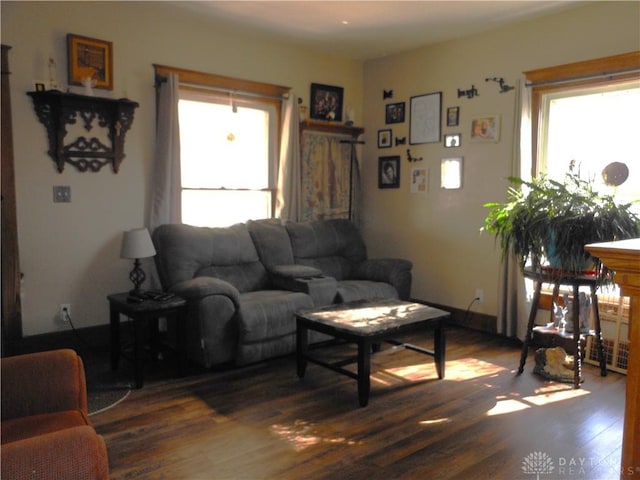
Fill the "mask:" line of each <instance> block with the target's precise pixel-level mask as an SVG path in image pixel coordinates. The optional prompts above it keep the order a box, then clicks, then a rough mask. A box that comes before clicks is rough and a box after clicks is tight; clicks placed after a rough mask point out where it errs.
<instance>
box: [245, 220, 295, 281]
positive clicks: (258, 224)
mask: <svg viewBox="0 0 640 480" xmlns="http://www.w3.org/2000/svg"><path fill="white" fill-rule="evenodd" d="M247 227H248V228H249V234H250V235H251V238H252V239H253V244H254V245H255V247H256V250H257V251H258V256H259V257H260V260H261V261H262V264H263V265H264V266H265V267H266V268H267V270H269V271H271V270H272V269H273V268H274V267H278V266H282V265H293V264H294V263H295V262H294V259H293V250H292V249H291V242H290V240H289V235H288V234H287V230H286V229H285V228H284V225H283V224H282V222H281V221H280V220H279V219H276V218H270V219H264V220H249V221H248V222H247Z"/></svg>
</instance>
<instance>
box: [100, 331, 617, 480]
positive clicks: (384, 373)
mask: <svg viewBox="0 0 640 480" xmlns="http://www.w3.org/2000/svg"><path fill="white" fill-rule="evenodd" d="M423 338H424V340H420V339H419V338H416V337H413V338H411V341H412V342H413V343H417V344H421V345H423V346H427V347H431V343H432V340H431V339H432V336H431V335H430V334H429V335H427V336H425V337H423ZM351 348H352V347H350V346H347V345H342V346H339V347H332V352H334V353H335V354H340V353H342V352H345V351H349V352H352V350H351ZM384 348H385V349H384V351H383V352H381V353H380V354H377V355H376V356H374V357H373V358H374V363H373V365H372V391H371V397H370V400H369V405H368V406H367V407H365V408H361V407H359V406H358V400H357V392H356V382H355V381H354V380H352V379H350V378H347V377H345V376H341V375H338V374H336V373H334V372H332V371H329V370H327V369H324V368H322V367H319V366H316V365H313V364H311V365H309V366H308V368H307V374H306V376H305V378H304V379H302V380H299V379H298V378H297V376H296V368H295V357H293V356H290V357H286V358H280V359H275V360H271V361H268V362H264V363H260V364H257V365H252V366H250V367H246V368H241V369H231V370H226V371H206V372H203V371H201V370H200V371H198V370H196V369H194V371H192V372H191V373H190V374H189V375H188V376H187V377H184V378H180V379H174V378H166V375H162V374H160V375H156V378H154V376H153V374H152V375H151V376H150V377H149V379H148V380H147V382H146V384H145V386H144V388H143V389H141V390H136V391H133V392H132V393H131V394H130V395H129V397H128V398H126V399H125V400H124V401H123V402H121V403H120V404H118V405H117V406H116V407H114V408H112V409H110V410H107V411H105V412H102V413H99V414H96V415H94V416H92V417H91V419H92V421H93V422H94V425H95V427H96V429H97V430H98V432H99V433H100V434H102V435H103V436H104V438H105V440H106V442H107V448H108V450H109V459H110V466H111V477H112V478H113V479H132V478H145V479H155V478H166V479H215V480H217V479H248V480H253V479H296V480H297V479H361V478H362V479H379V478H380V479H382V478H384V479H389V478H394V479H395V478H402V479H430V480H435V479H505V480H506V479H508V480H513V479H531V480H534V479H537V478H540V479H543V480H553V479H591V480H594V479H597V480H612V479H617V478H618V476H619V475H618V469H619V463H620V452H621V443H622V417H623V408H624V390H625V378H626V377H624V376H623V375H620V374H617V373H612V372H610V373H609V375H608V376H607V377H600V376H599V370H598V368H597V367H595V366H591V365H586V366H585V368H584V370H585V383H584V384H583V388H581V389H579V390H574V389H573V388H572V385H570V384H563V383H556V382H550V381H546V380H544V379H542V378H541V377H539V376H537V375H535V374H533V373H532V369H533V364H534V359H533V353H532V354H531V355H530V357H529V359H528V361H527V365H526V369H525V373H524V374H522V375H521V376H517V375H515V370H516V368H517V366H518V361H519V355H520V347H519V345H517V344H515V343H513V342H511V341H508V340H505V339H501V338H498V337H495V336H492V335H488V334H483V333H479V332H476V331H471V330H466V329H460V328H453V327H452V328H449V329H448V330H447V356H446V376H445V379H444V380H438V379H437V375H436V372H435V367H434V364H433V358H431V357H428V356H424V355H420V354H418V353H415V352H412V351H410V350H404V349H391V347H390V346H389V347H384ZM163 377H164V378H163Z"/></svg>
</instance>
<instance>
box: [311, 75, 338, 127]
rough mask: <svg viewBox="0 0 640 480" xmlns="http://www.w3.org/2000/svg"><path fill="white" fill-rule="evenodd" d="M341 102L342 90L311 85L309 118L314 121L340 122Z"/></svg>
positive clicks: (318, 84) (315, 84) (317, 84)
mask: <svg viewBox="0 0 640 480" xmlns="http://www.w3.org/2000/svg"><path fill="white" fill-rule="evenodd" d="M343 101H344V88H342V87H335V86H333V85H323V84H321V83H312V84H311V102H310V105H311V112H310V117H311V118H313V119H316V120H329V121H335V122H341V121H342V102H343Z"/></svg>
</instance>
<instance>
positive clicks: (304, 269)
mask: <svg viewBox="0 0 640 480" xmlns="http://www.w3.org/2000/svg"><path fill="white" fill-rule="evenodd" d="M269 273H270V274H271V280H272V282H273V285H274V286H275V287H276V288H279V289H282V290H289V291H292V292H302V293H306V294H307V295H309V296H310V297H311V299H312V300H313V304H314V305H315V306H316V307H319V306H322V305H328V304H330V303H333V302H334V300H335V297H336V293H337V291H338V283H337V282H336V279H335V278H333V277H326V276H324V275H323V274H322V271H321V270H319V269H317V268H315V267H310V266H307V265H296V264H294V265H278V266H275V267H271V269H270V270H269Z"/></svg>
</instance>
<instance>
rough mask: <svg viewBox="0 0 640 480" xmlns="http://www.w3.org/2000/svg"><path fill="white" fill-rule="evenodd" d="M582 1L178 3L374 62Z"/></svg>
mask: <svg viewBox="0 0 640 480" xmlns="http://www.w3.org/2000/svg"><path fill="white" fill-rule="evenodd" d="M579 3H582V2H577V1H568V0H562V1H538V0H526V1H485V0H475V1H457V0H448V1H420V0H414V1H308V0H307V1H238V0H236V1H195V2H194V1H191V2H181V1H178V2H175V4H176V5H180V6H181V7H183V8H188V9H191V10H195V11H196V12H198V14H200V15H206V16H207V17H208V20H209V21H210V22H212V23H213V24H218V25H225V26H227V27H232V28H249V29H251V32H252V33H254V34H256V35H266V36H268V37H270V38H276V39H279V40H286V41H289V42H291V41H293V42H295V43H297V44H299V45H301V46H305V47H310V48H314V49H321V50H323V51H325V52H326V53H329V54H335V55H343V56H347V57H349V58H352V59H355V60H368V59H372V58H377V57H382V56H386V55H391V54H396V53H399V52H403V51H408V50H412V49H415V48H418V47H421V46H424V45H429V44H434V43H440V42H443V41H447V40H450V39H452V38H456V37H460V36H466V35H472V34H475V33H479V32H483V31H486V30H489V29H492V28H495V27H499V26H501V25H505V24H508V23H513V22H517V21H521V20H526V19H530V18H534V17H536V16H543V15H547V14H550V13H553V12H557V11H560V10H564V9H568V8H572V7H574V6H576V5H577V4H579Z"/></svg>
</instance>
